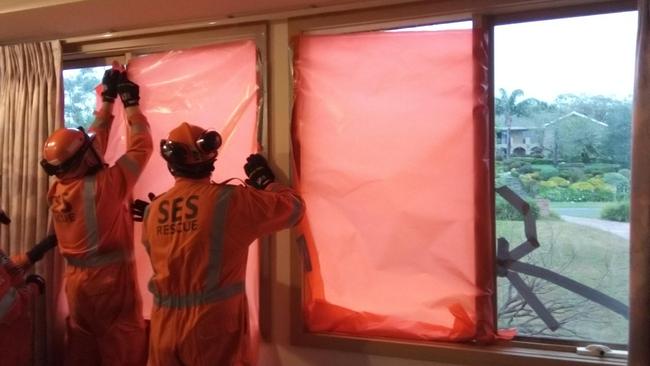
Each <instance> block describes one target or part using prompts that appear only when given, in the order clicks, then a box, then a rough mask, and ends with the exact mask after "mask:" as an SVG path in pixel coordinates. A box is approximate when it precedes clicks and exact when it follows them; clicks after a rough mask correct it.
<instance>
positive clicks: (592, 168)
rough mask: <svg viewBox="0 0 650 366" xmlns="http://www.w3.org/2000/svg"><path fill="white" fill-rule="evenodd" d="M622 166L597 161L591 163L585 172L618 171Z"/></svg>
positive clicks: (603, 172) (602, 172)
mask: <svg viewBox="0 0 650 366" xmlns="http://www.w3.org/2000/svg"><path fill="white" fill-rule="evenodd" d="M620 168H621V165H620V164H605V163H596V164H589V165H587V167H586V168H585V173H587V174H594V175H595V174H605V173H613V172H617V171H618V170H619V169H620Z"/></svg>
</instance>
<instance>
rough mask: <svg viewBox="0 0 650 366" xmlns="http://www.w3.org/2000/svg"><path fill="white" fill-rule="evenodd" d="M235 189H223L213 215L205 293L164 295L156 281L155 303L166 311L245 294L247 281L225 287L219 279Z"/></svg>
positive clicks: (152, 291) (152, 288) (150, 285)
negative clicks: (220, 284) (228, 218)
mask: <svg viewBox="0 0 650 366" xmlns="http://www.w3.org/2000/svg"><path fill="white" fill-rule="evenodd" d="M233 190H234V188H233V187H232V186H225V187H224V188H223V190H222V191H221V192H220V195H219V197H218V199H217V204H216V207H215V210H214V212H213V213H212V218H213V221H212V225H211V226H210V228H211V232H210V252H209V259H208V269H207V274H206V279H205V284H204V286H203V288H204V289H205V290H204V291H202V292H200V293H195V294H185V295H162V294H160V292H159V291H158V289H157V288H156V286H155V284H154V283H153V280H152V281H150V282H149V291H150V292H151V293H152V294H153V295H154V304H156V305H157V306H159V307H165V308H185V307H191V306H196V305H201V304H208V303H212V302H216V301H220V300H225V299H228V298H230V297H232V296H235V295H237V294H240V293H242V292H244V288H245V286H244V283H243V282H236V283H233V284H230V285H226V286H225V287H221V288H219V287H218V286H219V278H220V276H221V264H222V261H223V245H224V243H223V240H224V235H223V234H224V230H225V226H226V216H227V213H228V205H229V204H230V198H231V196H232V193H233ZM147 214H148V212H147ZM145 221H146V218H145ZM148 244H149V243H145V245H148ZM154 276H155V274H154Z"/></svg>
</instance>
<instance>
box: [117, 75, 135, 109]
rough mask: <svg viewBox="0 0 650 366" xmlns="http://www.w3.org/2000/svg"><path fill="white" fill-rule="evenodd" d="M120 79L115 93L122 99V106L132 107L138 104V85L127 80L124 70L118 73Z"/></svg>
mask: <svg viewBox="0 0 650 366" xmlns="http://www.w3.org/2000/svg"><path fill="white" fill-rule="evenodd" d="M120 75H121V76H120V80H119V82H118V84H117V93H118V94H119V95H120V99H122V104H124V107H125V108H127V107H134V106H137V105H139V104H140V87H139V86H138V84H136V83H134V82H133V81H131V80H129V78H128V77H127V75H126V72H123V73H121V74H120Z"/></svg>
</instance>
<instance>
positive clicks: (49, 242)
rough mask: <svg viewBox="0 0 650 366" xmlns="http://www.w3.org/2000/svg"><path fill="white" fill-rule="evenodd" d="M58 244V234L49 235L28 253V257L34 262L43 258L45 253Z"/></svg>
mask: <svg viewBox="0 0 650 366" xmlns="http://www.w3.org/2000/svg"><path fill="white" fill-rule="evenodd" d="M57 244H58V241H57V240H56V235H48V236H46V237H45V238H43V239H42V240H41V241H40V242H38V244H36V245H34V247H33V248H32V249H30V250H29V251H28V252H27V253H26V255H27V258H29V261H30V262H32V264H34V263H36V262H38V261H40V260H41V259H43V256H44V255H45V253H47V252H49V251H50V249H52V248H54V247H55V246H56V245H57Z"/></svg>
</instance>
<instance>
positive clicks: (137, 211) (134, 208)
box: [131, 192, 156, 222]
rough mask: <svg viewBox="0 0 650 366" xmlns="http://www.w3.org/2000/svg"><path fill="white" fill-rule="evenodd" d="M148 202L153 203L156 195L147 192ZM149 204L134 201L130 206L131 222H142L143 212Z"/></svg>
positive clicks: (137, 200) (138, 200)
mask: <svg viewBox="0 0 650 366" xmlns="http://www.w3.org/2000/svg"><path fill="white" fill-rule="evenodd" d="M147 197H149V201H153V200H154V198H156V195H155V194H153V193H151V192H149V194H148V195H147ZM150 203H151V202H147V201H143V200H141V199H136V200H135V201H133V203H132V204H131V216H133V221H137V222H142V220H143V219H144V211H145V210H146V209H147V207H148V206H149V204H150Z"/></svg>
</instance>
